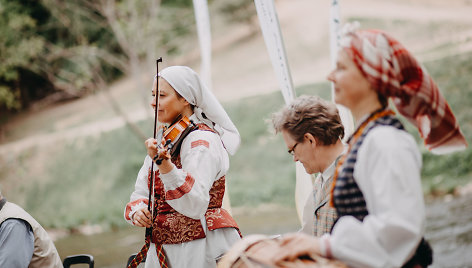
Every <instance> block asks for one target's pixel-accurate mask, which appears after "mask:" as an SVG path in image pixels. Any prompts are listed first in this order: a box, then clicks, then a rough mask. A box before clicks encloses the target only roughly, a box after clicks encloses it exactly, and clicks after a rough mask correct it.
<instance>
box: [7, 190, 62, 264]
mask: <svg viewBox="0 0 472 268" xmlns="http://www.w3.org/2000/svg"><path fill="white" fill-rule="evenodd" d="M30 232H32V233H33V236H32V237H31V238H30V236H29V233H30ZM30 239H32V241H29V240H30ZM18 243H21V245H19V244H18ZM29 247H31V248H29ZM12 250H14V251H15V252H12ZM26 252H29V253H31V255H29V256H26V254H23V253H26ZM11 254H15V255H16V256H21V255H23V256H24V257H25V259H22V260H18V259H15V258H13V257H12V255H11ZM23 265H25V266H23ZM0 267H31V268H35V267H38V268H39V267H57V268H59V267H62V261H61V258H60V257H59V254H58V253H57V250H56V247H55V246H54V243H53V242H52V240H51V238H50V237H49V235H48V233H47V232H46V231H45V230H44V228H43V227H42V226H41V225H40V224H39V223H38V222H37V221H36V220H35V219H34V218H33V217H31V215H30V214H28V213H27V212H26V211H25V210H24V209H22V208H21V207H20V206H18V205H16V204H13V203H10V202H7V200H6V199H5V198H3V199H1V200H0Z"/></svg>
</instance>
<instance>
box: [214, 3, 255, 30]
mask: <svg viewBox="0 0 472 268" xmlns="http://www.w3.org/2000/svg"><path fill="white" fill-rule="evenodd" d="M219 10H220V11H221V13H222V14H223V15H225V17H226V18H227V19H228V20H229V21H230V22H238V23H239V22H242V23H247V24H251V25H253V26H256V25H255V24H256V20H257V16H256V15H257V12H256V6H255V5H254V1H253V0H233V1H228V2H223V3H220V7H219Z"/></svg>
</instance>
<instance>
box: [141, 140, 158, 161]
mask: <svg viewBox="0 0 472 268" xmlns="http://www.w3.org/2000/svg"><path fill="white" fill-rule="evenodd" d="M144 145H145V146H146V150H147V154H148V155H149V157H151V158H153V157H154V156H155V155H156V154H157V140H156V139H154V138H149V139H147V140H146V141H145V142H144Z"/></svg>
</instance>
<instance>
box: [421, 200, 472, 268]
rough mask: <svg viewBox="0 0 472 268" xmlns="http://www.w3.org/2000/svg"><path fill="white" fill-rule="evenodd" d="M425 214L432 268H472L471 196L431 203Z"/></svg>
mask: <svg viewBox="0 0 472 268" xmlns="http://www.w3.org/2000/svg"><path fill="white" fill-rule="evenodd" d="M426 213H427V215H426V217H427V222H426V239H427V240H428V241H429V242H430V243H431V245H432V247H433V250H434V260H433V265H432V266H431V267H438V268H439V267H472V195H471V194H469V195H467V196H462V197H458V198H454V199H453V198H445V200H440V201H434V202H431V203H429V204H427V210H426Z"/></svg>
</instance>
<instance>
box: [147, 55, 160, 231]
mask: <svg viewBox="0 0 472 268" xmlns="http://www.w3.org/2000/svg"><path fill="white" fill-rule="evenodd" d="M159 62H162V57H159V59H157V60H156V94H157V96H156V108H155V109H154V134H153V138H154V139H156V134H157V119H158V113H157V110H158V109H159V95H160V94H159V93H160V91H159ZM158 143H159V141H158ZM153 193H154V163H153V162H152V163H151V181H150V183H149V197H148V211H149V212H151V220H152V219H153V217H154V215H153V214H154V195H153ZM151 203H152V204H153V207H152V210H151ZM145 235H146V237H147V236H148V235H149V237H151V235H152V222H151V227H147V228H146V234H145Z"/></svg>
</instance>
